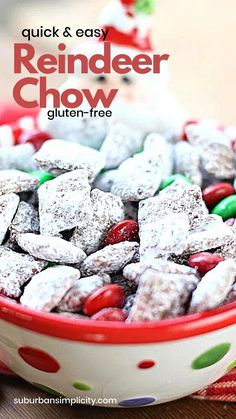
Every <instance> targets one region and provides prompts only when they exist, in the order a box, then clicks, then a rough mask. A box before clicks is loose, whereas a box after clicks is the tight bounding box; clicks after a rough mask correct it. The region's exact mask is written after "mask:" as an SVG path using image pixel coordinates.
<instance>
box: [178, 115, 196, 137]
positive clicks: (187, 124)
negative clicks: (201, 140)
mask: <svg viewBox="0 0 236 419" xmlns="http://www.w3.org/2000/svg"><path fill="white" fill-rule="evenodd" d="M197 123H198V121H197V119H190V120H189V121H186V122H185V124H184V126H183V131H182V134H181V139H182V140H183V141H188V137H187V133H186V128H187V127H188V126H189V125H192V124H197Z"/></svg>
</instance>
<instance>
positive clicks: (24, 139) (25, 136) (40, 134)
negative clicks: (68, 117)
mask: <svg viewBox="0 0 236 419" xmlns="http://www.w3.org/2000/svg"><path fill="white" fill-rule="evenodd" d="M51 139H52V136H51V135H50V134H49V133H48V132H44V131H39V130H33V131H25V132H23V133H22V135H21V136H20V138H19V139H18V144H25V143H31V144H33V146H34V147H35V150H39V149H40V147H41V146H42V145H43V143H44V142H45V141H47V140H51Z"/></svg>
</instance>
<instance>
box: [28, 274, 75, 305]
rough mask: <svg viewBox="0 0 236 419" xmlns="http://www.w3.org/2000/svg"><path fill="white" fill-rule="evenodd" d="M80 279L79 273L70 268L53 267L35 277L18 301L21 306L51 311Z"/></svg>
mask: <svg viewBox="0 0 236 419" xmlns="http://www.w3.org/2000/svg"><path fill="white" fill-rule="evenodd" d="M79 278H80V271H79V270H78V269H75V268H72V267H70V266H54V267H52V268H48V269H45V270H44V271H42V272H40V273H39V274H37V275H35V276H34V277H33V279H32V280H31V281H30V283H29V284H28V285H26V287H25V289H24V293H23V295H22V297H21V299H20V302H21V304H22V305H23V306H25V307H29V308H32V309H34V310H41V311H45V312H48V311H51V310H52V309H53V308H54V307H56V306H57V304H58V303H59V302H60V301H61V299H62V298H63V297H64V295H65V294H66V292H67V291H68V290H69V289H70V288H71V287H73V285H74V284H75V283H76V281H78V280H79Z"/></svg>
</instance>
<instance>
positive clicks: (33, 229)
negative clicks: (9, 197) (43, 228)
mask: <svg viewBox="0 0 236 419" xmlns="http://www.w3.org/2000/svg"><path fill="white" fill-rule="evenodd" d="M9 230H10V239H9V240H10V242H11V243H15V239H16V235H17V234H19V233H39V214H38V211H37V210H36V209H35V208H34V206H33V205H31V204H29V203H27V202H24V201H21V202H20V203H19V206H18V208H17V211H16V214H15V217H14V218H13V220H12V223H11V225H10V227H9Z"/></svg>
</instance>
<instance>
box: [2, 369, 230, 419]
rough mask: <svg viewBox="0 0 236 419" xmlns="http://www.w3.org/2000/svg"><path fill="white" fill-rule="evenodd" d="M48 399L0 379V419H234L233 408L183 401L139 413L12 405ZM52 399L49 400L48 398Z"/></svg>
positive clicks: (19, 383) (28, 387)
mask: <svg viewBox="0 0 236 419" xmlns="http://www.w3.org/2000/svg"><path fill="white" fill-rule="evenodd" d="M24 396H25V397H28V398H36V397H39V396H40V397H42V398H43V397H46V398H47V397H48V395H47V394H46V393H44V392H42V391H39V390H38V389H36V388H34V387H32V386H31V385H30V384H28V383H26V382H25V381H23V380H21V379H19V378H15V377H8V376H4V375H1V376H0V418H1V419H21V418H22V419H26V418H27V419H34V418H37V419H41V418H49V419H59V418H64V417H65V418H67V419H72V418H85V419H86V418H87V419H131V418H135V419H231V418H232V419H233V418H234V419H235V417H236V404H235V403H227V404H225V403H221V402H206V401H199V400H192V399H190V398H185V399H181V400H177V401H174V402H171V403H165V404H162V405H158V406H153V407H147V408H139V409H108V408H107V409H106V408H102V407H100V408H99V407H87V406H76V407H70V406H65V405H54V404H51V405H46V404H44V405H41V404H37V405H33V404H31V405H27V404H25V405H23V404H18V405H17V404H14V398H15V397H16V398H21V397H24ZM50 397H51V396H50Z"/></svg>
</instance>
